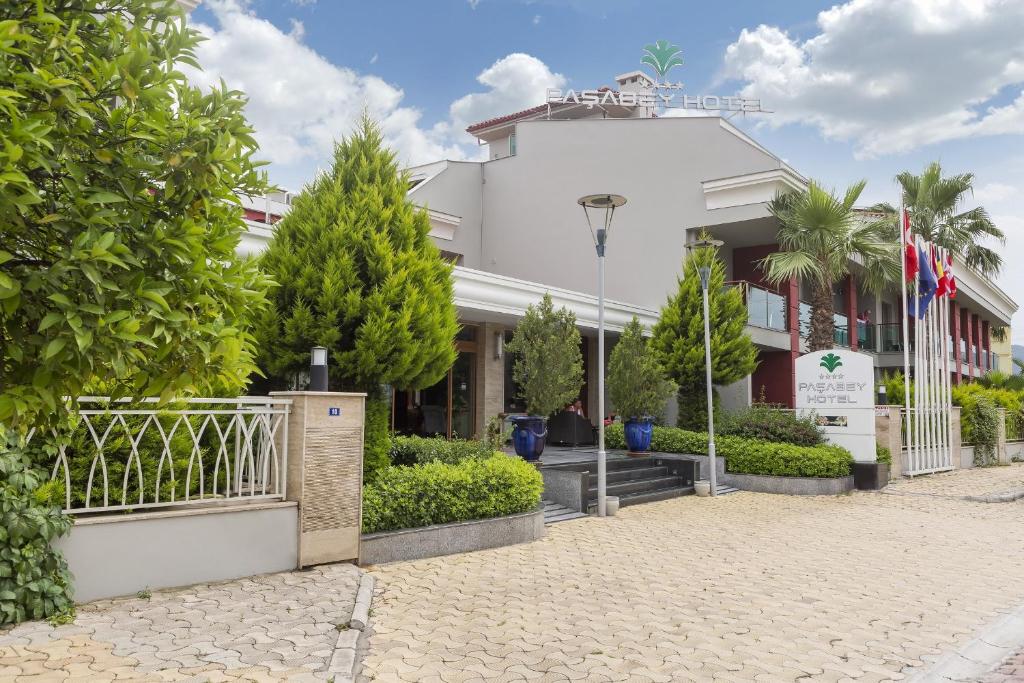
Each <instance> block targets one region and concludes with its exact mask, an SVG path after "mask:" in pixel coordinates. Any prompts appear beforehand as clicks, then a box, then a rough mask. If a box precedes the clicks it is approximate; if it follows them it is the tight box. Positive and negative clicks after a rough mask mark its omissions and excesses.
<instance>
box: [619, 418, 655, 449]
mask: <svg viewBox="0 0 1024 683" xmlns="http://www.w3.org/2000/svg"><path fill="white" fill-rule="evenodd" d="M624 431H625V432H626V448H627V449H629V452H630V453H646V452H647V451H649V450H651V435H652V434H654V418H650V417H631V418H629V419H628V420H626V425H625V430H624Z"/></svg>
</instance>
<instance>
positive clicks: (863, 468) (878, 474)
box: [853, 462, 889, 491]
mask: <svg viewBox="0 0 1024 683" xmlns="http://www.w3.org/2000/svg"><path fill="white" fill-rule="evenodd" d="M888 483H889V464H888V463H884V464H883V463H880V462H855V463H853V485H854V486H855V487H856V488H857V489H858V490H860V491H877V490H879V489H883V488H885V487H886V485H887V484H888Z"/></svg>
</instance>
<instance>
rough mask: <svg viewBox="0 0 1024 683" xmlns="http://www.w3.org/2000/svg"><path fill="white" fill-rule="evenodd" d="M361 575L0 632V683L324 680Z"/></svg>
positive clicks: (293, 580) (256, 585) (256, 582)
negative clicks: (338, 627) (339, 628)
mask: <svg viewBox="0 0 1024 683" xmlns="http://www.w3.org/2000/svg"><path fill="white" fill-rule="evenodd" d="M359 575H360V571H359V569H357V568H356V567H355V566H353V565H349V564H338V565H330V566H325V567H320V568H316V569H314V570H311V571H305V572H291V573H285V574H272V575H268V576H259V577H254V578H251V579H244V580H240V581H230V582H225V583H217V584H210V585H199V586H193V587H192V588H187V589H181V590H167V591H157V592H154V593H153V594H152V596H151V597H149V598H124V599H118V600H101V601H98V602H93V603H89V604H88V605H84V606H81V607H79V608H78V615H77V617H76V618H75V621H74V623H73V624H68V625H65V626H58V627H52V626H50V625H49V624H47V623H46V622H30V623H25V624H21V625H19V626H16V627H14V628H13V629H8V630H5V631H0V681H17V682H19V683H20V682H21V681H63V680H71V679H78V680H91V681H104V680H111V679H115V678H116V679H129V680H132V681H166V680H194V681H221V680H246V681H251V680H257V681H280V680H288V681H305V680H312V681H324V680H327V674H325V673H324V671H325V669H326V667H327V663H328V662H329V661H330V658H331V654H332V653H333V651H334V645H335V643H336V641H337V639H338V631H337V629H336V625H337V624H339V623H347V622H348V619H349V617H350V615H351V614H352V605H353V602H354V600H355V594H356V587H357V585H358V582H359Z"/></svg>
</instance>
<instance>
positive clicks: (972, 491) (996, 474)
mask: <svg viewBox="0 0 1024 683" xmlns="http://www.w3.org/2000/svg"><path fill="white" fill-rule="evenodd" d="M1022 489H1024V464H1021V463H1014V464H1012V465H1008V466H1006V465H1004V466H1000V467H978V468H974V469H969V470H953V471H952V472H940V473H938V474H930V475H927V476H923V477H916V478H914V479H903V480H901V481H895V482H893V483H892V484H889V486H888V487H886V489H885V491H886V493H899V494H904V493H909V494H920V495H933V496H947V497H950V498H963V497H965V496H989V495H998V494H1001V493H1010V492H1012V491H1019V490H1022Z"/></svg>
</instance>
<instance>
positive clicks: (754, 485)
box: [718, 472, 853, 496]
mask: <svg viewBox="0 0 1024 683" xmlns="http://www.w3.org/2000/svg"><path fill="white" fill-rule="evenodd" d="M718 481H719V483H721V484H725V485H726V486H734V487H736V488H738V489H740V490H742V491H754V492H757V493H784V494H787V495H791V496H834V495H837V494H840V493H846V492H848V491H852V490H853V475H850V476H847V477H830V478H824V477H776V476H772V475H768V474H736V473H733V472H726V473H725V475H724V476H723V477H721V478H719V480H718Z"/></svg>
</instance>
